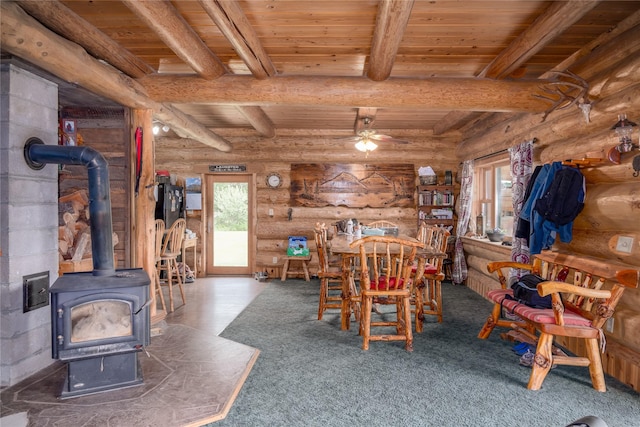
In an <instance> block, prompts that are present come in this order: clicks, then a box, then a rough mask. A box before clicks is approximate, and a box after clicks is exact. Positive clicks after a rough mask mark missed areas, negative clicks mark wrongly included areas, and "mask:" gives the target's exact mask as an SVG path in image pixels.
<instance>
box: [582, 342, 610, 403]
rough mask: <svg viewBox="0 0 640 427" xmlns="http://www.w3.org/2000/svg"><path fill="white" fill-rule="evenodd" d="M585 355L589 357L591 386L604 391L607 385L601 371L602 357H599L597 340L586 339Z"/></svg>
mask: <svg viewBox="0 0 640 427" xmlns="http://www.w3.org/2000/svg"><path fill="white" fill-rule="evenodd" d="M586 347H587V357H588V358H589V375H591V384H593V388H594V389H596V390H598V391H601V392H605V391H607V386H606V385H605V382H604V372H603V371H602V359H601V358H600V348H599V346H598V340H597V339H595V338H588V339H587V340H586Z"/></svg>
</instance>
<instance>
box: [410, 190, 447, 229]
mask: <svg viewBox="0 0 640 427" xmlns="http://www.w3.org/2000/svg"><path fill="white" fill-rule="evenodd" d="M454 204H455V195H454V192H453V185H419V186H418V223H420V221H426V222H427V223H428V224H437V225H454V217H453V216H454V212H453V206H454Z"/></svg>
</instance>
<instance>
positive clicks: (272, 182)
mask: <svg viewBox="0 0 640 427" xmlns="http://www.w3.org/2000/svg"><path fill="white" fill-rule="evenodd" d="M267 185H268V186H269V187H270V188H278V187H280V186H281V185H282V177H281V176H280V174H278V173H276V172H271V173H270V174H268V175H267Z"/></svg>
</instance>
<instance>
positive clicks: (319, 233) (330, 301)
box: [314, 223, 342, 320]
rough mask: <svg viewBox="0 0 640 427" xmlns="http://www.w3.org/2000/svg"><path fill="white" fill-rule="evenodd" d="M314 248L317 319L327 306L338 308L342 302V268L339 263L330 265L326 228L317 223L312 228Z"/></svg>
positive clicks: (320, 317) (320, 318) (319, 318)
mask: <svg viewBox="0 0 640 427" xmlns="http://www.w3.org/2000/svg"><path fill="white" fill-rule="evenodd" d="M314 234H315V241H316V248H317V249H318V278H319V279H320V298H319V302H318V320H322V316H323V314H324V312H325V311H326V310H327V309H329V308H338V309H339V308H340V307H341V303H342V297H341V296H340V295H341V291H342V269H341V267H340V265H331V264H330V262H329V253H328V245H327V228H326V227H325V225H324V224H320V223H317V224H316V226H315V229H314Z"/></svg>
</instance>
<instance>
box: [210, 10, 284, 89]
mask: <svg viewBox="0 0 640 427" xmlns="http://www.w3.org/2000/svg"><path fill="white" fill-rule="evenodd" d="M199 3H200V5H201V6H202V8H203V9H204V10H205V12H207V14H208V15H209V17H210V18H211V19H213V22H215V23H216V25H217V26H218V28H220V31H222V34H224V36H225V37H226V38H227V40H229V42H230V43H231V45H232V46H233V48H234V49H235V51H236V53H237V54H238V56H240V58H242V60H243V61H244V63H245V64H247V67H248V68H249V70H250V71H251V73H252V74H253V76H254V77H255V78H257V79H266V78H267V77H270V76H275V75H276V74H277V71H276V67H275V65H273V63H272V62H271V58H269V55H268V54H267V52H266V51H265V50H264V47H263V46H262V43H261V42H260V39H259V38H258V35H257V34H256V32H255V30H254V29H253V27H252V26H251V23H250V22H249V20H248V19H247V17H246V15H245V14H244V12H243V11H242V8H240V5H239V4H238V3H237V2H235V1H220V0H199Z"/></svg>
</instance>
